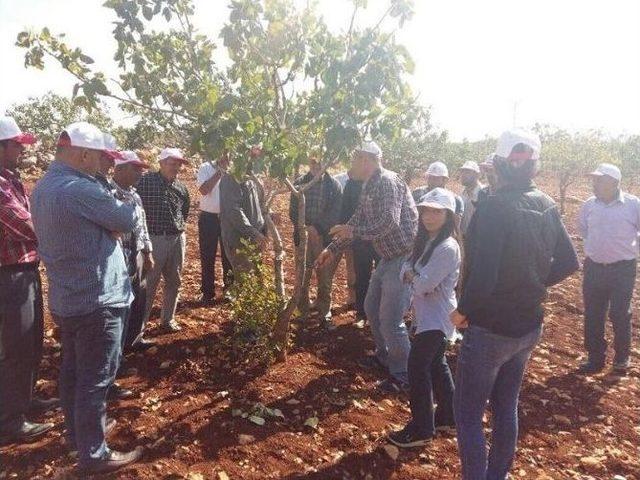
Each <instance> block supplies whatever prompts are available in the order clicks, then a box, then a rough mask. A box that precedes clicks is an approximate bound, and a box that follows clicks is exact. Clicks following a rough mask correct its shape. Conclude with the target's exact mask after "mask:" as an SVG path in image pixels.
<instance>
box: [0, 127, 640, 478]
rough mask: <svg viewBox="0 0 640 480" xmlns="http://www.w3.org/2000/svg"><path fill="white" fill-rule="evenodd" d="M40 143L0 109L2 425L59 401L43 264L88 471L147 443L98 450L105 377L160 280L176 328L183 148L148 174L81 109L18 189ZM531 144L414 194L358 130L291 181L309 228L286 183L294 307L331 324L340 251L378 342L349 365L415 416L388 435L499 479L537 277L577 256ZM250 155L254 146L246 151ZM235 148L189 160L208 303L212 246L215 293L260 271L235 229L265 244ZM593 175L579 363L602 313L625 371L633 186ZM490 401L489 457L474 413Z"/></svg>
mask: <svg viewBox="0 0 640 480" xmlns="http://www.w3.org/2000/svg"><path fill="white" fill-rule="evenodd" d="M35 140H36V139H35V137H34V136H33V135H31V134H27V133H23V132H22V131H21V130H20V128H19V127H18V125H16V123H15V121H14V120H13V119H12V118H10V117H2V118H0V202H1V203H0V234H1V235H0V302H1V303H0V439H1V440H2V441H3V442H24V441H30V440H32V439H34V438H38V437H40V436H41V435H43V434H44V433H45V432H47V431H48V430H49V429H51V428H52V427H53V425H52V424H50V423H32V422H29V421H28V420H27V417H28V416H29V415H31V414H32V413H33V412H35V411H43V410H49V409H52V408H56V407H57V406H58V401H57V399H40V398H34V397H33V391H34V385H35V381H36V380H37V378H38V367H39V363H40V358H41V355H42V342H43V300H42V291H41V281H40V273H39V264H40V261H42V262H43V263H44V266H45V267H46V273H47V276H48V284H49V308H50V310H51V313H52V316H53V318H54V321H55V323H56V324H57V325H58V327H59V331H60V341H61V345H62V362H61V366H60V378H59V385H58V389H59V394H60V402H59V404H60V406H61V407H62V409H63V412H64V417H65V429H66V431H65V439H66V442H67V448H68V449H69V450H70V451H76V452H77V458H78V467H79V469H80V470H81V471H82V472H85V473H99V472H107V471H113V470H116V469H118V468H120V467H122V466H124V465H128V464H130V463H133V462H135V461H137V460H138V459H139V458H140V456H141V455H142V451H141V449H140V448H136V449H134V450H132V451H130V452H117V451H115V450H112V449H110V448H109V447H108V445H107V442H106V440H105V437H106V435H107V434H108V433H109V432H110V431H111V430H112V429H113V428H114V426H115V424H116V423H115V420H114V419H111V418H108V417H107V416H106V404H107V400H108V399H113V398H116V399H122V398H127V397H130V396H132V395H133V392H131V391H129V390H127V389H124V388H122V387H120V386H118V385H117V383H115V379H116V376H117V374H118V370H119V368H120V364H121V360H122V357H123V352H127V351H135V350H141V349H145V348H148V347H149V346H151V345H153V341H152V340H150V339H148V338H145V335H144V333H145V326H146V323H147V321H148V320H149V318H150V315H151V311H152V306H153V303H154V297H155V294H156V290H157V287H158V285H159V282H160V279H161V278H164V289H163V301H162V309H161V312H160V324H161V327H162V328H163V329H164V330H166V331H168V332H176V331H178V330H180V328H181V327H180V325H179V324H178V323H177V321H176V320H175V318H174V317H175V311H176V306H177V303H178V295H179V290H180V284H181V271H182V267H183V264H184V259H185V249H186V237H185V228H186V223H187V217H188V215H189V210H190V204H191V199H190V196H189V191H188V189H187V188H186V186H185V185H184V184H183V183H182V182H181V181H180V180H178V176H179V175H180V172H181V169H182V167H183V165H184V164H186V163H188V160H187V159H186V158H185V156H184V155H183V154H182V152H181V151H180V150H178V149H176V148H165V149H163V150H162V151H161V153H160V155H159V165H160V168H159V171H157V172H149V171H147V170H148V168H149V165H148V164H147V163H146V162H144V161H143V160H141V159H140V157H139V156H138V155H137V154H136V153H135V152H133V151H119V150H117V146H116V145H115V141H114V139H113V137H111V136H109V135H107V134H105V133H103V132H101V131H100V130H99V129H98V128H96V127H95V126H93V125H90V124H88V123H84V122H80V123H76V124H72V125H70V126H68V127H67V128H66V129H65V130H64V131H63V132H61V134H60V137H59V139H58V144H57V147H56V148H57V150H56V156H55V160H54V161H53V162H52V164H51V165H50V166H49V168H48V170H47V172H46V174H45V175H44V176H43V177H42V179H40V181H39V182H38V183H37V185H36V187H35V189H34V191H33V193H32V195H31V198H30V199H29V196H28V194H27V191H26V189H25V187H24V185H23V184H22V183H21V181H20V177H19V170H18V165H19V157H20V155H21V154H22V152H23V150H24V145H28V144H31V143H34V142H35ZM540 150H541V145H540V140H539V138H538V137H537V135H535V134H533V133H531V132H528V131H524V130H520V129H512V130H509V131H506V132H505V133H504V134H503V135H502V136H501V137H500V138H499V140H498V145H497V148H496V151H495V153H493V154H491V155H489V156H488V157H487V158H486V159H485V160H484V161H483V162H482V163H480V165H478V164H477V163H475V162H467V163H465V164H464V165H463V167H462V168H461V170H460V175H459V178H460V181H461V183H462V185H463V187H464V189H463V192H462V195H460V196H458V195H456V194H454V193H453V192H451V191H450V190H448V189H447V188H446V186H447V181H448V180H449V173H448V169H447V167H446V165H444V164H443V163H441V162H435V163H432V164H431V165H430V166H429V167H428V169H427V179H426V182H427V183H426V185H425V186H424V187H420V188H418V189H416V190H414V191H413V192H412V191H411V190H410V188H409V186H408V185H407V183H406V182H405V181H404V179H402V178H401V177H400V176H399V175H398V174H396V173H394V172H392V171H389V170H387V169H385V168H384V166H383V154H382V151H381V149H380V147H379V146H378V145H377V144H376V143H375V142H373V141H368V142H363V143H362V144H361V145H360V146H359V147H358V148H356V149H355V150H354V152H353V156H352V160H351V166H350V169H349V170H348V171H347V172H345V173H343V174H339V175H336V176H335V177H334V176H331V175H330V173H329V172H326V171H323V170H322V166H321V164H320V163H319V161H318V160H317V159H315V158H313V157H310V158H309V162H308V167H309V171H308V172H307V173H305V174H304V175H303V176H301V177H300V178H298V179H297V180H296V181H295V184H296V185H297V186H299V187H302V186H304V185H307V184H309V183H310V182H311V184H310V185H307V186H308V188H306V190H305V212H304V213H305V229H306V232H301V231H299V226H298V221H297V220H298V214H299V209H298V203H297V202H298V197H297V196H295V195H294V196H292V197H291V203H290V217H291V220H292V222H293V224H294V239H293V240H294V243H295V244H299V242H300V241H301V239H302V238H304V237H305V235H302V234H303V233H306V239H307V240H306V241H307V252H308V255H307V266H308V267H309V269H308V272H309V273H308V276H307V277H306V278H305V282H310V280H311V276H312V273H313V272H315V276H316V279H317V280H316V281H317V294H316V299H315V301H314V302H313V303H311V302H310V299H309V298H305V299H303V301H302V305H301V311H303V313H306V312H309V311H312V310H315V312H316V313H317V315H318V316H319V318H320V319H321V320H322V321H323V322H324V323H325V324H326V325H327V326H328V327H329V328H333V327H332V325H333V323H332V319H331V289H332V284H333V277H334V274H335V271H336V268H337V266H338V264H339V261H340V259H341V257H342V256H344V257H345V259H346V267H347V278H348V288H349V300H348V302H349V303H350V304H352V305H353V308H354V309H355V310H356V314H357V316H358V317H359V319H361V320H363V321H366V322H367V323H368V324H369V326H370V329H371V333H372V336H373V340H374V342H375V353H374V354H372V355H369V356H365V357H364V358H363V359H362V360H361V362H359V363H360V365H361V367H362V368H367V369H372V370H377V371H379V372H380V374H381V375H382V376H383V378H384V380H383V381H381V382H380V384H379V388H380V389H382V390H383V391H385V392H387V393H390V394H393V393H401V392H404V393H406V394H408V397H409V401H410V407H411V413H412V418H411V421H410V422H409V423H408V424H407V425H406V427H405V428H403V429H402V430H400V431H395V432H391V433H390V434H389V436H388V439H389V441H390V442H392V443H394V444H396V445H397V446H399V447H416V446H422V445H425V444H427V443H428V442H429V441H430V440H432V439H433V438H435V436H436V434H437V432H450V431H453V430H455V431H456V434H457V439H458V446H459V451H460V459H461V463H462V476H463V478H464V479H465V480H469V479H474V480H475V479H504V478H506V477H507V475H508V471H509V469H510V467H511V464H512V462H513V458H514V454H515V449H516V441H517V431H518V421H517V420H518V417H517V404H518V395H519V391H520V386H521V382H522V379H523V375H524V371H525V367H526V364H527V362H528V359H529V356H530V354H531V352H532V350H533V348H534V347H535V345H536V343H537V342H538V340H539V338H540V336H541V334H542V323H543V316H544V309H543V301H544V299H545V296H546V291H547V288H548V287H549V286H551V285H554V284H557V283H559V282H561V281H562V280H563V279H565V278H566V277H568V276H569V275H571V274H573V273H574V272H575V271H577V270H578V268H579V263H578V258H577V255H576V251H575V249H574V246H573V245H572V242H571V239H570V237H569V235H568V234H567V231H566V229H565V227H564V225H563V223H562V219H561V217H560V214H559V212H558V209H557V208H556V206H555V204H554V202H553V200H552V199H551V198H550V197H548V196H547V195H546V194H544V193H543V192H541V191H540V190H539V189H538V188H537V187H536V186H535V184H534V183H533V179H534V177H535V175H536V174H537V172H538V169H539V163H540V160H539V159H540ZM261 154H262V152H261V150H260V148H258V147H254V148H252V149H251V152H250V156H251V158H252V159H253V158H256V157H258V156H260V155H261ZM231 162H232V159H231V158H230V156H229V155H223V156H222V157H221V158H220V159H218V161H216V162H213V161H206V162H204V163H202V164H201V166H200V167H199V170H198V173H197V186H198V190H199V193H200V202H199V205H200V213H199V218H198V231H199V235H198V236H199V245H200V259H201V274H202V277H201V279H202V282H201V293H202V298H201V301H202V303H203V304H204V305H209V304H211V303H212V302H213V301H214V300H215V299H216V292H215V285H216V278H215V263H216V258H217V256H218V255H217V252H218V251H220V257H221V259H222V271H223V281H222V284H223V292H222V293H221V295H222V296H223V297H224V296H225V295H226V292H225V291H226V289H227V288H228V287H229V286H230V285H231V283H232V282H233V280H234V276H237V275H239V274H241V273H242V272H245V271H248V270H250V269H252V268H253V265H252V264H251V261H250V259H249V257H248V256H247V255H246V253H245V251H244V249H243V248H242V246H243V244H245V243H246V242H250V243H254V244H255V245H256V246H257V247H258V248H260V249H264V248H265V247H266V246H267V244H268V233H267V231H266V227H265V219H264V217H263V213H262V206H261V202H260V192H259V186H258V185H257V184H256V180H255V177H254V176H253V175H251V171H250V170H249V171H248V172H247V175H245V176H244V178H243V179H241V180H237V179H236V178H234V176H232V175H230V174H228V173H227V172H228V170H229V168H230V163H231ZM249 164H251V162H249ZM249 168H250V167H249ZM482 174H484V176H485V178H486V180H487V185H486V186H485V185H482V184H480V178H481V176H482ZM591 177H592V179H593V186H594V194H595V195H594V197H592V198H590V199H589V200H587V201H586V202H585V204H584V205H583V207H582V210H581V212H580V225H579V228H580V232H581V235H582V237H583V239H584V250H585V256H586V259H585V263H584V290H583V292H584V303H585V347H586V350H587V353H588V358H587V361H586V362H585V363H584V364H583V365H581V366H580V369H579V372H580V373H583V374H594V373H598V372H600V371H601V370H603V368H604V366H605V357H606V347H607V346H606V342H605V340H604V330H605V323H606V316H607V313H608V314H609V317H610V318H611V320H612V323H613V326H614V338H615V341H614V348H615V358H614V371H615V372H616V373H618V374H624V373H625V372H626V371H627V369H628V368H629V355H630V345H631V297H632V294H633V290H634V286H635V272H636V258H637V255H638V234H639V233H640V201H639V200H638V199H637V198H636V197H634V196H633V195H630V194H627V193H625V192H622V190H621V189H620V181H621V172H620V170H619V169H618V168H617V167H616V166H614V165H609V164H603V165H600V166H599V167H598V168H597V169H596V170H595V171H594V172H593V173H592V174H591ZM343 254H344V255H343ZM307 284H308V283H307ZM410 310H411V311H412V312H413V314H412V315H410V316H409V317H410V318H411V319H412V320H411V322H410V328H408V327H407V321H406V319H407V313H408V312H409V311H410ZM456 331H458V332H461V333H462V341H461V344H460V347H459V354H458V361H457V368H456V378H455V381H454V378H453V375H452V373H451V371H450V369H449V365H448V363H447V357H446V355H445V352H446V350H447V348H448V346H449V345H450V344H451V340H452V339H454V338H456V335H458V334H457V333H456ZM487 404H489V406H490V409H491V413H492V427H493V432H492V438H491V447H490V451H489V453H487V447H486V443H485V437H484V433H483V423H482V419H483V415H484V411H485V410H486V408H487Z"/></svg>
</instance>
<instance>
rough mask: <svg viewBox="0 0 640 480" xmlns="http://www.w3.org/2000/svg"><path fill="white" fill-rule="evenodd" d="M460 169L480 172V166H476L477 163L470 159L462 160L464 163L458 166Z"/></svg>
mask: <svg viewBox="0 0 640 480" xmlns="http://www.w3.org/2000/svg"><path fill="white" fill-rule="evenodd" d="M460 170H471V171H472V172H476V173H480V167H479V166H478V163H477V162H474V161H472V160H469V161H468V162H464V165H462V166H461V167H460Z"/></svg>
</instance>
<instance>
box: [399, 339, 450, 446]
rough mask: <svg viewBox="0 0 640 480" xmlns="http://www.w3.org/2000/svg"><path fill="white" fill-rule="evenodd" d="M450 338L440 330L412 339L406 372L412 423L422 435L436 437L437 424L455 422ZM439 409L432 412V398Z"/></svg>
mask: <svg viewBox="0 0 640 480" xmlns="http://www.w3.org/2000/svg"><path fill="white" fill-rule="evenodd" d="M446 349H447V339H446V337H445V335H444V333H443V332H441V331H440V330H427V331H426V332H422V333H419V334H418V335H416V336H415V337H414V338H413V341H412V342H411V351H410V352H409V361H408V365H407V367H408V368H407V371H408V374H409V401H410V404H411V416H412V419H411V425H412V427H413V428H414V429H415V431H416V432H417V433H419V434H421V435H425V436H433V435H434V434H435V425H436V424H441V425H453V424H454V423H455V422H454V416H453V393H454V384H453V378H452V376H451V370H449V364H448V363H447V357H446V356H445V351H446ZM434 399H435V401H436V402H437V404H438V408H437V410H436V412H435V415H434V412H433V400H434Z"/></svg>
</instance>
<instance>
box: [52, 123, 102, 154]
mask: <svg viewBox="0 0 640 480" xmlns="http://www.w3.org/2000/svg"><path fill="white" fill-rule="evenodd" d="M63 133H66V134H67V137H68V138H66V137H63V136H62V134H61V135H60V137H59V138H58V145H59V146H63V147H80V148H88V149H90V150H100V151H102V152H105V151H106V150H107V149H106V147H105V144H104V133H103V132H102V131H101V130H100V129H99V128H98V127H96V126H95V125H91V124H90V123H87V122H76V123H72V124H71V125H69V126H68V127H67V128H65V129H64V131H63Z"/></svg>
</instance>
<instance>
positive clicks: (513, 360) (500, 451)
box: [454, 325, 542, 480]
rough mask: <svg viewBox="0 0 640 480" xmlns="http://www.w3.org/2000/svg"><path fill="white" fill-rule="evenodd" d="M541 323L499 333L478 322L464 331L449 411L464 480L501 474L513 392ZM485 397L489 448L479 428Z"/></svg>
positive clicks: (513, 425) (509, 450) (510, 452)
mask: <svg viewBox="0 0 640 480" xmlns="http://www.w3.org/2000/svg"><path fill="white" fill-rule="evenodd" d="M541 333H542V327H540V328H537V329H535V330H534V331H532V332H530V333H528V334H526V335H524V336H522V337H519V338H512V337H503V336H501V335H496V334H494V333H491V332H490V331H489V330H487V329H485V328H480V327H474V326H473V325H472V326H471V327H469V328H468V329H467V331H466V333H465V335H464V340H463V341H462V346H461V348H460V354H459V355H458V368H457V375H456V389H455V394H454V411H455V420H456V427H457V433H458V449H459V452H460V461H461V463H462V478H463V479H464V480H503V479H505V478H507V474H508V472H509V469H510V468H511V464H512V463H513V457H514V455H515V451H516V444H517V439H518V396H519V394H520V386H521V384H522V377H523V375H524V370H525V367H526V365H527V362H528V360H529V356H530V355H531V351H532V350H533V348H534V347H535V346H536V344H537V343H538V340H539V338H540V334H541ZM487 400H488V401H489V404H490V408H491V413H492V417H491V419H492V434H491V449H490V451H489V457H488V460H487V447H486V442H485V437H484V432H483V430H482V416H483V414H484V410H485V408H486V405H487Z"/></svg>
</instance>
